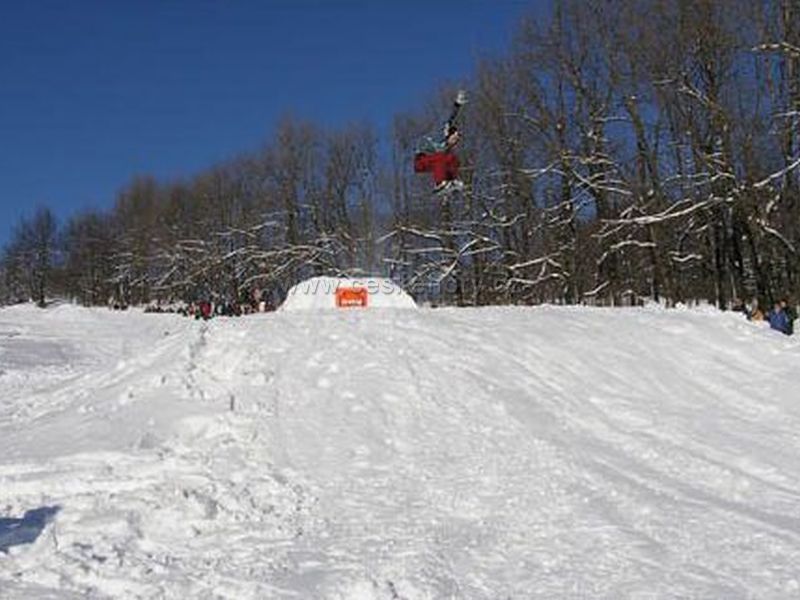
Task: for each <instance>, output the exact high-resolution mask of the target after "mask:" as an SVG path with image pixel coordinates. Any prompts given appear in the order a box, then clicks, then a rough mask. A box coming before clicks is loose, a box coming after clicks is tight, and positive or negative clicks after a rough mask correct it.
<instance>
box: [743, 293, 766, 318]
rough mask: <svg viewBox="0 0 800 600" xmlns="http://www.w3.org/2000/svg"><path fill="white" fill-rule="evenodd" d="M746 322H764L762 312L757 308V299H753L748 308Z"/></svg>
mask: <svg viewBox="0 0 800 600" xmlns="http://www.w3.org/2000/svg"><path fill="white" fill-rule="evenodd" d="M747 320H748V321H763V320H764V312H763V311H762V310H761V308H759V306H758V298H753V302H752V303H751V304H750V308H749V309H748V311H747Z"/></svg>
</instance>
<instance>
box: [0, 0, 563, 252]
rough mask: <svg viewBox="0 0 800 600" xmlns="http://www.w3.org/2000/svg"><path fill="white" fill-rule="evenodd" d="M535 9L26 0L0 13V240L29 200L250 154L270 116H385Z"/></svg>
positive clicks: (83, 204) (506, 1)
mask: <svg viewBox="0 0 800 600" xmlns="http://www.w3.org/2000/svg"><path fill="white" fill-rule="evenodd" d="M549 4H550V0H538V1H537V0H427V1H426V0H403V1H402V2H400V1H394V0H249V1H246V0H228V1H223V0H216V1H213V0H183V1H177V0H127V1H124V0H118V1H117V0H115V1H107V0H73V1H71V0H60V1H57V0H32V1H31V2H24V1H19V2H8V3H6V4H5V5H4V6H3V10H2V16H1V17H0V245H2V244H5V243H6V242H7V241H8V239H9V237H10V234H11V231H12V229H13V227H14V226H15V225H16V223H17V222H18V221H19V219H20V217H21V216H22V215H26V214H31V213H32V211H33V209H34V208H35V207H36V206H37V205H45V206H49V207H51V208H53V209H54V210H55V212H56V213H57V214H58V215H59V217H60V218H61V219H62V220H64V219H66V218H67V217H68V216H69V215H71V214H73V213H75V212H76V211H78V210H81V209H83V208H88V207H103V208H104V207H109V206H111V205H112V203H113V201H114V196H115V194H116V192H117V191H118V190H119V189H120V188H121V187H122V186H124V185H125V184H126V183H127V182H128V181H129V180H130V179H131V178H132V177H133V176H134V175H136V174H142V173H150V174H153V175H155V176H157V177H159V178H162V179H170V178H173V177H179V176H184V175H190V174H192V173H195V172H197V171H199V170H201V169H203V168H204V167H207V166H209V165H211V164H213V163H215V162H217V161H219V160H223V159H226V158H230V157H232V156H234V155H236V154H237V153H239V152H243V151H247V150H252V149H255V148H258V147H259V146H260V145H261V144H262V143H263V142H264V140H265V139H267V137H268V135H269V133H270V131H271V130H272V128H273V126H274V125H275V123H276V122H277V121H278V120H279V119H280V117H281V116H283V115H285V114H289V113H291V114H293V115H296V116H298V117H301V118H307V119H311V120H314V121H316V122H319V123H321V124H323V125H326V126H336V125H339V124H343V123H348V122H351V121H355V120H363V119H366V120H369V121H371V122H372V123H374V124H375V125H376V127H378V128H379V131H381V132H382V131H384V130H385V128H386V127H387V125H388V123H389V122H390V121H391V119H392V117H393V116H394V115H395V114H396V113H398V112H400V111H403V110H410V109H413V108H414V107H416V106H419V105H420V103H421V102H422V101H423V100H425V99H426V97H427V95H428V94H429V93H430V92H432V91H433V90H435V89H436V88H437V87H438V85H439V84H440V83H442V82H444V81H451V82H452V81H459V80H463V79H465V78H467V77H469V75H470V74H471V73H472V69H473V66H474V64H475V61H476V59H477V58H478V57H480V56H483V55H487V54H489V55H492V54H498V53H502V52H503V51H504V50H505V49H506V48H507V47H508V44H509V42H510V38H511V36H512V34H513V31H514V29H515V25H516V23H517V22H518V20H519V18H520V16H522V15H523V14H542V13H543V12H544V11H546V10H547V8H546V6H547V5H549Z"/></svg>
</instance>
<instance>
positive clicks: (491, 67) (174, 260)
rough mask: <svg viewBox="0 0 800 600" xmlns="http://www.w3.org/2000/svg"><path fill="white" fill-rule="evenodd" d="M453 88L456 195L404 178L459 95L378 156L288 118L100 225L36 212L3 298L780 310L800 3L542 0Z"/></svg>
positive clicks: (793, 267)
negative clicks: (345, 282)
mask: <svg viewBox="0 0 800 600" xmlns="http://www.w3.org/2000/svg"><path fill="white" fill-rule="evenodd" d="M464 85H465V87H467V89H468V90H469V93H470V103H469V104H468V105H467V106H466V108H465V110H464V111H463V113H462V124H461V130H462V132H463V141H462V143H461V145H460V146H459V148H458V154H459V157H460V159H461V162H462V178H463V179H464V180H465V182H466V184H467V187H466V190H465V192H464V193H463V194H460V193H458V194H453V195H451V196H434V195H433V194H432V192H431V187H432V184H431V181H430V179H429V177H427V176H419V175H415V174H414V172H413V167H412V161H413V156H414V152H415V149H416V145H417V144H418V143H419V140H420V139H421V138H423V137H424V136H425V135H429V134H430V133H431V132H436V131H438V130H439V128H440V124H441V121H442V119H443V118H444V116H445V115H446V114H447V112H448V110H449V106H450V103H451V102H452V98H453V96H454V94H455V88H456V87H460V86H445V87H443V89H441V90H436V91H434V92H432V94H431V98H430V101H429V102H428V104H427V105H426V106H424V107H418V108H417V109H416V110H412V111H409V112H408V113H406V114H401V115H397V116H396V117H395V118H394V124H393V128H392V133H391V139H390V140H379V139H378V136H377V135H376V133H375V130H374V128H373V127H372V126H371V125H370V124H354V125H351V126H347V127H343V128H341V129H336V130H328V129H323V128H321V127H320V126H318V125H316V124H315V123H311V122H306V121H302V120H298V119H290V118H287V119H285V120H284V121H283V122H282V123H280V125H279V126H278V127H277V129H276V134H275V135H274V136H273V138H272V139H270V140H267V141H266V142H265V144H264V146H263V147H262V148H261V149H259V150H258V151H254V152H249V153H246V154H243V155H241V156H238V157H236V158H234V159H231V160H230V161H227V162H225V163H223V164H218V165H215V166H213V167H212V168H210V169H208V170H206V171H204V172H202V173H199V174H197V175H196V176H194V177H192V178H190V179H187V180H182V181H167V182H164V181H158V180H156V179H154V178H153V177H148V176H139V177H136V178H135V179H134V180H133V181H131V182H130V183H129V184H128V185H127V186H126V187H125V188H124V189H123V190H122V191H121V192H120V193H119V194H118V196H117V198H116V199H115V202H114V203H113V207H112V208H110V209H108V210H97V211H91V212H86V213H83V214H78V215H74V216H73V217H72V218H71V219H70V220H69V221H68V222H66V223H64V224H59V223H57V221H56V219H55V218H54V217H53V214H52V212H51V211H50V210H49V209H47V208H41V209H39V210H38V211H37V212H36V213H35V214H34V215H32V216H30V217H29V218H26V219H24V220H23V221H22V222H21V223H20V224H19V226H18V227H17V229H16V230H15V232H14V235H13V236H12V239H11V241H10V242H9V243H8V244H7V245H6V247H5V248H4V249H3V251H2V257H1V258H0V302H2V303H11V302H18V301H27V300H31V299H32V300H34V301H37V302H41V303H44V301H45V300H46V299H47V298H53V297H62V298H68V299H71V300H76V301H79V302H81V303H83V304H87V305H94V304H102V305H105V304H108V303H109V302H114V303H118V304H125V305H134V304H145V303H151V302H154V301H163V302H175V301H193V300H200V299H217V300H222V299H227V300H229V301H230V300H232V299H238V298H242V297H248V296H249V295H250V294H251V293H252V292H253V291H254V290H260V291H263V292H264V294H265V295H266V297H268V298H271V299H273V300H274V302H278V301H280V298H281V296H282V294H284V293H285V292H286V290H288V289H289V287H291V285H293V284H294V283H296V282H298V281H300V280H303V279H306V278H307V277H310V276H315V275H334V276H335V275H349V276H361V275H382V276H387V277H391V278H393V279H395V280H396V281H397V282H398V283H399V284H400V285H401V286H403V287H404V288H405V289H407V290H408V291H409V292H410V293H411V294H412V295H414V296H415V297H416V298H417V299H418V300H421V301H427V302H431V303H435V304H439V305H486V304H534V303H542V302H551V303H564V304H578V303H580V304H599V305H620V304H633V303H638V302H641V301H643V300H645V299H652V300H654V301H658V302H664V303H666V304H674V303H678V302H692V301H709V302H711V303H713V304H715V305H717V306H719V307H721V308H726V307H729V306H731V304H732V303H733V302H735V301H737V300H749V299H751V298H755V297H757V298H760V299H761V300H762V302H772V301H773V300H776V299H778V298H780V297H783V296H791V297H793V298H794V299H795V300H796V299H797V298H798V294H799V293H800V256H799V255H798V248H800V2H798V1H797V0H758V1H755V2H754V1H753V0H556V2H555V3H554V9H553V15H552V19H551V20H549V21H548V22H542V21H539V22H534V21H532V20H528V21H524V22H522V23H520V25H519V27H518V30H517V31H516V33H515V35H514V37H513V43H512V44H511V46H510V48H509V50H508V52H507V53H506V54H505V55H504V56H501V57H496V58H492V59H487V60H484V61H482V62H481V63H480V64H478V65H476V68H475V72H474V74H473V76H472V79H471V80H470V81H468V82H465V84H464ZM384 145H385V147H387V148H389V151H388V152H382V151H381V148H383V147H384ZM384 155H386V156H385V157H384Z"/></svg>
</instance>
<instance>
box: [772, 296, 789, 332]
mask: <svg viewBox="0 0 800 600" xmlns="http://www.w3.org/2000/svg"><path fill="white" fill-rule="evenodd" d="M767 321H769V326H770V327H771V328H772V329H774V330H775V331H780V332H781V333H783V334H786V335H791V321H790V320H789V315H787V314H786V311H785V310H783V306H781V303H780V302H776V303H775V305H774V306H773V307H772V310H771V311H769V314H768V315H767Z"/></svg>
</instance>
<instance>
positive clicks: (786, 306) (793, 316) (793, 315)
mask: <svg viewBox="0 0 800 600" xmlns="http://www.w3.org/2000/svg"><path fill="white" fill-rule="evenodd" d="M781 308H782V309H783V312H785V313H786V318H787V319H788V321H789V327H788V330H787V334H788V335H792V334H793V333H794V322H795V321H796V320H797V311H796V310H795V307H794V304H793V303H792V302H790V301H789V298H784V299H783V300H781Z"/></svg>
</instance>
